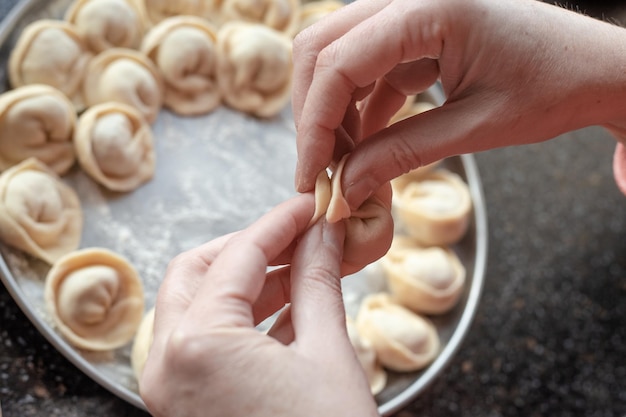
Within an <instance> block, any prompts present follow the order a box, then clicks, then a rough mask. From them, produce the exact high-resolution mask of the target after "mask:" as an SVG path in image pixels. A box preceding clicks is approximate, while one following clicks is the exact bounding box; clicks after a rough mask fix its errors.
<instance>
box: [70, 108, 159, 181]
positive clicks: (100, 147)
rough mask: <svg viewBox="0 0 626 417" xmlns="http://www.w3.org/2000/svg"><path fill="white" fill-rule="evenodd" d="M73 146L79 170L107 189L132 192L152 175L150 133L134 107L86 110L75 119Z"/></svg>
mask: <svg viewBox="0 0 626 417" xmlns="http://www.w3.org/2000/svg"><path fill="white" fill-rule="evenodd" d="M74 145H75V147H76V156H77V157H78V162H79V164H80V166H81V167H82V168H83V170H84V171H85V172H86V173H87V174H89V176H91V177H92V178H93V179H94V180H95V181H96V182H98V183H99V184H102V185H103V186H105V187H106V188H108V189H109V190H113V191H132V190H134V189H135V188H137V187H139V186H140V185H141V184H143V183H145V182H146V181H148V180H150V179H151V178H152V177H153V175H154V170H155V161H156V154H155V151H154V144H153V137H152V130H151V129H150V125H149V124H148V123H147V122H146V120H145V119H144V118H143V117H142V115H141V114H140V113H139V111H138V110H136V109H135V108H134V107H131V106H128V105H125V104H122V103H116V102H108V103H102V104H98V105H96V106H93V107H90V108H89V109H87V111H85V113H83V114H82V115H81V116H80V118H79V119H78V125H77V126H76V133H75V135H74Z"/></svg>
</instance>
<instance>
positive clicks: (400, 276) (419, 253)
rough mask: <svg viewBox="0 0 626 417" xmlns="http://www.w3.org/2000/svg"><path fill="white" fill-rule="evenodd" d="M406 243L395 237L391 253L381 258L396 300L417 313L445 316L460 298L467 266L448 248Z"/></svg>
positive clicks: (390, 288) (400, 237)
mask: <svg viewBox="0 0 626 417" xmlns="http://www.w3.org/2000/svg"><path fill="white" fill-rule="evenodd" d="M402 238H404V239H402ZM396 240H404V241H405V242H404V243H401V242H398V243H396ZM407 240H408V239H406V238H405V237H404V236H396V237H394V243H392V245H391V248H390V249H389V252H387V254H386V255H385V256H384V257H383V258H382V259H381V264H382V266H383V269H384V271H385V274H386V277H387V283H388V286H389V290H390V292H391V294H392V295H393V298H394V300H395V301H396V302H398V303H399V304H401V305H403V306H405V307H407V308H410V309H411V310H413V311H415V312H418V313H424V314H442V313H445V312H446V311H448V310H450V309H451V308H452V307H454V305H456V303H457V301H458V300H459V297H460V296H461V293H462V291H463V288H464V285H465V267H464V266H463V264H462V263H461V261H460V260H459V258H458V257H457V256H456V254H455V253H454V252H452V251H451V250H450V249H448V248H443V247H439V246H432V247H422V246H420V245H418V244H417V243H411V242H406V241H407Z"/></svg>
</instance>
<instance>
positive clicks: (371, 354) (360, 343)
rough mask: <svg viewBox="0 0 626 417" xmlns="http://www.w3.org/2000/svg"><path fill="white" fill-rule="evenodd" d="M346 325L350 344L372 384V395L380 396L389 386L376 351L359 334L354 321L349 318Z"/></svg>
mask: <svg viewBox="0 0 626 417" xmlns="http://www.w3.org/2000/svg"><path fill="white" fill-rule="evenodd" d="M346 325H347V328H348V337H349V338H350V343H351V344H352V347H353V348H354V351H355V352H356V356H357V358H358V360H359V363H361V366H362V367H363V370H364V371H365V376H367V380H368V382H369V383H370V389H371V391H372V394H373V395H376V394H379V393H380V392H381V391H382V390H383V388H385V385H386V384H387V373H386V372H385V370H384V369H383V367H382V366H381V365H380V363H379V362H378V358H377V357H376V351H375V350H374V347H373V346H372V344H371V343H370V342H369V341H368V340H366V339H364V338H363V337H361V335H360V334H359V330H358V329H357V328H356V323H354V320H353V319H352V318H350V317H347V320H346Z"/></svg>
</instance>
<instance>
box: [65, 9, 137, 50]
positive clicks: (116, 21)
mask: <svg viewBox="0 0 626 417" xmlns="http://www.w3.org/2000/svg"><path fill="white" fill-rule="evenodd" d="M144 14H145V13H144V11H143V8H142V6H141V2H139V1H133V0H74V2H73V3H72V4H71V5H70V7H69V9H68V10H67V12H66V13H65V20H66V21H68V22H69V23H71V24H72V25H74V27H75V28H76V31H77V32H78V33H79V34H80V35H81V36H82V38H83V40H84V41H85V45H86V46H87V48H89V50H91V51H92V52H93V53H94V54H98V53H100V52H102V51H104V50H106V49H109V48H135V49H137V48H139V45H140V43H141V38H142V37H143V33H144V30H145V29H144V27H145V24H146V17H145V15H144Z"/></svg>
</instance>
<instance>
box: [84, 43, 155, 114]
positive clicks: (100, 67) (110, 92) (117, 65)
mask: <svg viewBox="0 0 626 417" xmlns="http://www.w3.org/2000/svg"><path fill="white" fill-rule="evenodd" d="M83 94H84V97H85V103H86V104H87V105H88V106H94V105H96V104H100V103H105V102H107V101H115V102H118V103H124V104H128V105H131V106H133V107H135V108H136V109H137V110H139V112H140V113H141V114H142V115H143V116H144V117H145V118H146V120H147V121H148V122H149V123H152V122H154V121H155V120H156V117H157V115H158V113H159V110H160V109H161V105H162V103H163V81H162V79H161V75H160V74H159V70H158V69H157V68H156V67H155V66H154V64H153V63H152V61H150V59H148V57H146V56H145V55H144V54H142V53H140V52H139V51H135V50H133V49H126V48H112V49H107V50H106V51H104V52H102V53H101V54H99V55H97V56H96V57H95V58H94V59H93V60H92V61H91V62H90V63H89V68H88V72H87V76H86V77H85V82H84V84H83Z"/></svg>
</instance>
